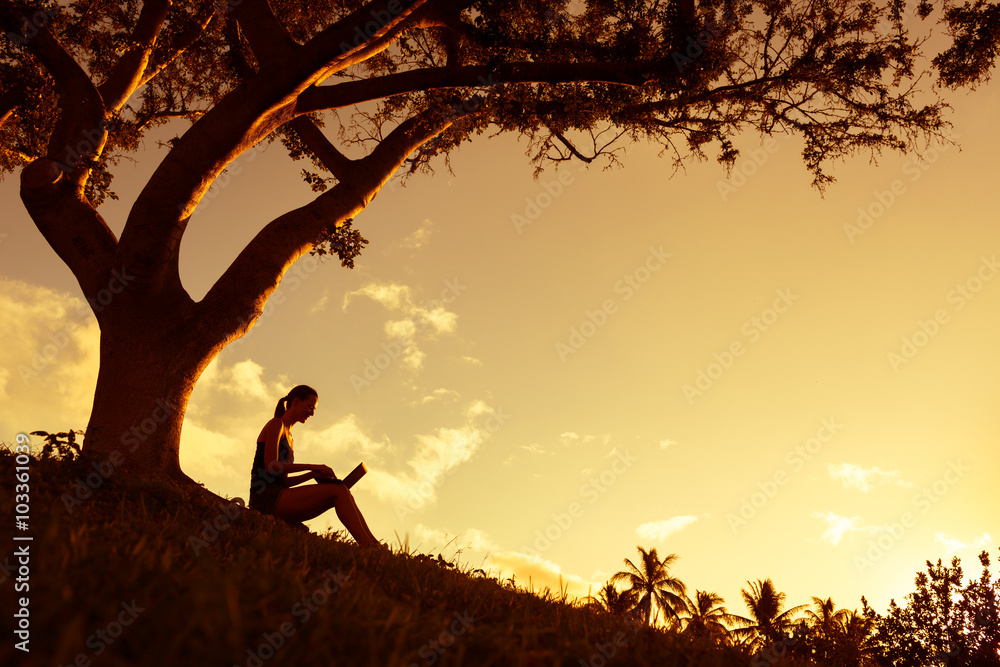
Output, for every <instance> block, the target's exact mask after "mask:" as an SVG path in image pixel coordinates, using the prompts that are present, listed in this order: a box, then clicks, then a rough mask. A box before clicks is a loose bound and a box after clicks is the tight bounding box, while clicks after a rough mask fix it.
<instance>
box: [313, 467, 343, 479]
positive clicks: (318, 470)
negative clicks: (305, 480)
mask: <svg viewBox="0 0 1000 667" xmlns="http://www.w3.org/2000/svg"><path fill="white" fill-rule="evenodd" d="M312 472H313V477H316V478H320V477H327V478H330V479H335V478H336V477H337V476H336V475H334V474H333V468H331V467H330V466H327V465H323V464H322V463H320V464H319V465H314V466H313V467H312Z"/></svg>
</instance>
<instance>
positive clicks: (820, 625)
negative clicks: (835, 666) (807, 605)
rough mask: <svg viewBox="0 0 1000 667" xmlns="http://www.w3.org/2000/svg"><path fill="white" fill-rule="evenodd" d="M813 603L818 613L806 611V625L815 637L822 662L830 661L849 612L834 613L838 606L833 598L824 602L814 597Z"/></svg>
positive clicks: (844, 610) (840, 610) (810, 610)
mask: <svg viewBox="0 0 1000 667" xmlns="http://www.w3.org/2000/svg"><path fill="white" fill-rule="evenodd" d="M812 601H813V604H814V605H815V606H816V611H813V610H812V609H807V610H806V618H807V620H806V623H807V624H808V625H809V629H810V632H811V634H812V635H813V638H814V641H815V645H816V652H817V654H818V657H819V658H820V659H821V660H829V659H830V657H831V656H832V654H833V653H834V652H835V647H836V644H837V641H838V636H839V635H840V634H841V631H842V629H843V625H842V624H843V622H844V619H846V618H847V614H848V612H847V610H846V609H838V610H837V611H834V610H833V608H834V607H835V606H836V605H834V604H833V599H832V598H827V599H825V600H823V599H820V598H818V597H815V596H813V599H812Z"/></svg>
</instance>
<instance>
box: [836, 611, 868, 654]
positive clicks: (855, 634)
mask: <svg viewBox="0 0 1000 667" xmlns="http://www.w3.org/2000/svg"><path fill="white" fill-rule="evenodd" d="M874 629H875V624H874V622H873V621H872V620H871V619H870V618H867V617H866V616H865V615H864V614H859V613H858V612H857V610H852V611H850V612H848V613H847V615H846V616H844V617H843V618H841V621H840V628H839V631H838V632H837V634H836V635H835V641H834V649H833V655H832V656H831V660H830V664H832V665H835V666H837V667H840V666H843V667H870V666H872V665H875V664H877V663H876V661H875V656H876V655H877V650H876V648H875V646H874V644H873V642H872V632H873V631H874Z"/></svg>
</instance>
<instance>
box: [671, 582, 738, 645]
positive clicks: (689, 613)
mask: <svg viewBox="0 0 1000 667" xmlns="http://www.w3.org/2000/svg"><path fill="white" fill-rule="evenodd" d="M724 602H725V600H724V599H723V598H722V597H721V596H720V595H718V594H716V593H709V592H707V591H695V596H694V600H692V599H691V598H689V597H688V596H687V595H685V596H684V610H683V611H684V613H685V616H684V618H682V619H681V623H682V625H683V628H684V630H683V632H684V634H687V635H690V636H692V637H698V638H700V639H708V640H711V641H715V642H718V643H720V644H723V643H727V642H728V641H729V640H730V635H729V628H730V626H733V625H736V624H737V623H738V622H739V619H740V617H739V616H735V615H733V614H730V613H729V612H727V611H726V608H725V607H724V606H723V603H724Z"/></svg>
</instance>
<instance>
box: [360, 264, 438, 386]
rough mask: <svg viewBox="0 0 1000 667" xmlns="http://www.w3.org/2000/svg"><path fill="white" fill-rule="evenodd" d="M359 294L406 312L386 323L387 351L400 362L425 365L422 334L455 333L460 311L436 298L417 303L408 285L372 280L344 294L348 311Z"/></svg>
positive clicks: (417, 367) (415, 366)
mask: <svg viewBox="0 0 1000 667" xmlns="http://www.w3.org/2000/svg"><path fill="white" fill-rule="evenodd" d="M360 296H363V297H367V298H369V299H371V300H373V301H375V302H376V303H378V304H380V305H382V306H383V307H384V308H386V309H387V310H389V311H392V312H397V311H398V312H399V313H400V314H401V315H402V316H403V317H402V319H393V320H389V321H387V322H386V323H385V326H384V329H385V335H386V337H387V338H388V339H389V340H390V341H391V344H390V346H389V348H388V349H387V350H386V351H387V352H388V353H389V354H390V355H391V356H392V357H393V358H396V357H400V358H401V359H402V361H401V363H402V364H403V365H404V366H406V367H407V368H409V369H410V370H412V371H418V370H420V369H421V368H423V365H424V360H425V359H426V354H424V352H423V351H421V350H420V348H419V347H418V346H417V338H418V336H419V335H425V336H435V335H441V334H454V333H455V332H456V331H457V330H458V315H456V314H455V313H453V312H451V311H449V310H448V309H447V308H445V306H444V304H443V303H442V302H441V301H437V300H435V301H432V302H430V303H429V304H428V305H426V306H422V305H417V304H416V303H414V300H413V294H412V290H410V288H409V287H408V286H406V285H400V284H397V283H388V284H381V283H369V284H367V285H365V286H363V287H361V288H360V289H357V290H355V291H353V292H348V293H347V294H345V295H344V303H343V309H344V310H345V311H346V310H347V306H348V304H350V303H351V301H353V300H354V298H355V297H360ZM456 296H457V294H456ZM383 347H385V346H383Z"/></svg>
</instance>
